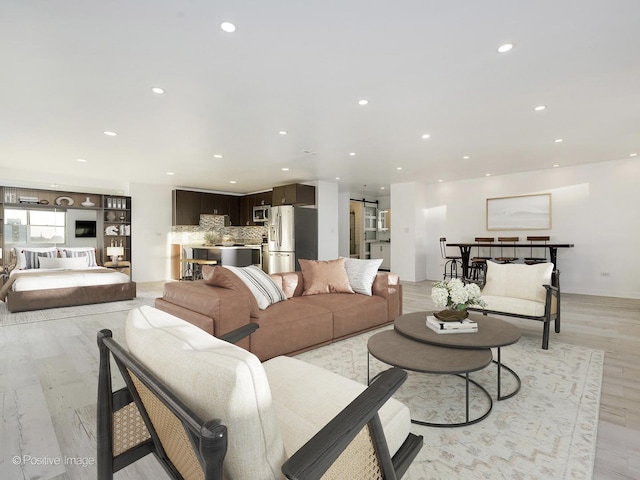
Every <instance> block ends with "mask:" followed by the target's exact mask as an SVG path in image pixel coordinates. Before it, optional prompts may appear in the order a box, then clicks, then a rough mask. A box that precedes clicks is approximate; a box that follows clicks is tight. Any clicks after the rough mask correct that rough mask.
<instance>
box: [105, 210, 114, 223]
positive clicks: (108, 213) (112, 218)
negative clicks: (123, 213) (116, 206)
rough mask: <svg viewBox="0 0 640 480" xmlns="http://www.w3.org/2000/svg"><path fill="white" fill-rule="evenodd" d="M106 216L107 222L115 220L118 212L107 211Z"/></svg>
mask: <svg viewBox="0 0 640 480" xmlns="http://www.w3.org/2000/svg"><path fill="white" fill-rule="evenodd" d="M106 218H107V222H115V220H116V212H107V215H106Z"/></svg>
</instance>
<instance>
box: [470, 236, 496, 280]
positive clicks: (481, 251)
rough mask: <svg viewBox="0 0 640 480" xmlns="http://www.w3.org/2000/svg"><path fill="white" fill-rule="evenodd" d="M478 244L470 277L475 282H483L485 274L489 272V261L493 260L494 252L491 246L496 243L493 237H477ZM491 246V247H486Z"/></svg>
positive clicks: (472, 261) (475, 239) (472, 260)
mask: <svg viewBox="0 0 640 480" xmlns="http://www.w3.org/2000/svg"><path fill="white" fill-rule="evenodd" d="M474 241H475V242H476V244H477V245H476V247H475V248H476V255H475V256H473V257H471V265H469V268H470V277H471V279H472V280H475V281H482V280H483V279H484V274H485V272H486V271H487V260H491V259H493V252H492V249H491V244H492V243H493V241H494V238H493V237H475V238H474ZM486 244H489V245H486Z"/></svg>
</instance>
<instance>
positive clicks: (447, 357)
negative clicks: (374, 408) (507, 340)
mask: <svg viewBox="0 0 640 480" xmlns="http://www.w3.org/2000/svg"><path fill="white" fill-rule="evenodd" d="M425 328H426V327H425ZM367 349H368V350H369V354H370V355H371V356H373V357H374V358H377V359H378V360H380V361H381V362H384V363H386V364H388V365H392V366H394V367H400V368H402V369H404V370H411V371H414V372H422V373H432V374H453V375H457V376H459V377H462V378H464V379H465V381H466V403H465V411H466V417H465V421H464V422H459V423H433V422H424V421H422V420H415V419H412V420H411V421H412V422H413V423H416V424H419V425H426V426H428V427H460V426H464V425H472V424H474V423H477V422H479V421H481V420H483V419H484V418H486V417H487V415H489V413H490V412H491V409H492V408H493V400H492V399H491V395H490V394H489V392H487V390H486V389H485V388H484V387H483V386H482V385H480V384H478V383H477V382H475V381H473V380H471V379H470V378H469V373H470V372H475V371H477V370H481V369H483V368H485V367H486V366H487V365H489V364H490V363H491V362H492V360H493V355H492V354H491V349H489V348H478V349H473V350H471V349H469V350H462V349H453V348H447V347H439V346H436V345H429V344H425V343H423V342H420V341H416V340H412V339H410V338H408V337H406V336H404V335H400V334H398V333H397V332H395V331H394V330H386V331H384V332H380V333H376V334H375V335H373V336H372V337H370V338H369V341H368V342H367ZM369 362H370V358H369V356H367V381H368V382H369V383H370V382H371V381H372V379H370V378H369V375H370V373H369V372H370V365H369ZM374 379H375V377H374ZM470 384H473V385H475V386H476V387H477V388H478V389H480V391H482V392H484V394H485V396H486V397H487V400H488V402H489V408H488V409H487V411H486V412H484V413H483V414H482V415H480V416H479V417H477V418H474V419H470V418H469V386H470Z"/></svg>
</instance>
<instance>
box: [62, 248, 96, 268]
mask: <svg viewBox="0 0 640 480" xmlns="http://www.w3.org/2000/svg"><path fill="white" fill-rule="evenodd" d="M60 251H61V252H62V256H63V257H66V258H73V257H87V265H86V266H87V267H97V266H98V262H96V249H95V248H93V247H68V248H63V249H62V250H60Z"/></svg>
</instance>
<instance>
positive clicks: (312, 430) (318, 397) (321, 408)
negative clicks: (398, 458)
mask: <svg viewBox="0 0 640 480" xmlns="http://www.w3.org/2000/svg"><path fill="white" fill-rule="evenodd" d="M263 365H264V369H265V371H266V372H267V377H268V378H269V385H271V391H272V392H273V405H274V408H275V410H276V414H277V415H278V420H279V422H280V428H281V431H282V438H283V441H284V445H285V449H286V451H287V453H288V454H289V455H291V454H292V453H294V452H296V451H297V450H298V449H299V448H300V447H301V446H302V445H304V444H305V443H306V442H307V441H308V440H309V439H311V437H313V436H314V435H315V434H316V433H318V431H320V429H321V428H322V427H323V426H324V425H326V424H327V423H328V422H329V421H330V420H331V419H332V418H333V417H335V416H336V415H337V414H338V413H339V412H340V411H341V410H342V409H343V408H345V407H346V406H347V405H348V404H349V403H351V401H353V399H354V398H356V397H357V396H358V395H360V394H361V393H362V392H363V391H364V390H365V388H366V387H365V386H364V385H362V384H360V383H358V382H355V381H353V380H351V379H348V378H345V377H343V376H341V375H337V374H335V373H333V372H330V371H328V370H325V369H323V368H320V367H317V366H315V365H310V364H308V363H305V362H302V361H300V360H297V359H295V358H290V357H276V358H273V359H271V360H269V361H267V362H265V363H264V364H263ZM379 415H380V421H381V423H382V428H383V429H384V434H385V438H386V439H387V444H388V446H389V453H390V454H391V455H394V454H395V453H396V452H397V450H398V448H400V446H401V445H402V443H403V442H404V440H405V439H406V438H407V435H409V431H410V429H411V418H410V412H409V409H408V408H407V407H406V406H405V405H403V404H402V403H400V402H398V401H397V400H395V399H393V398H391V399H389V400H388V401H387V403H385V404H384V406H383V407H382V408H381V409H380V411H379Z"/></svg>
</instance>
